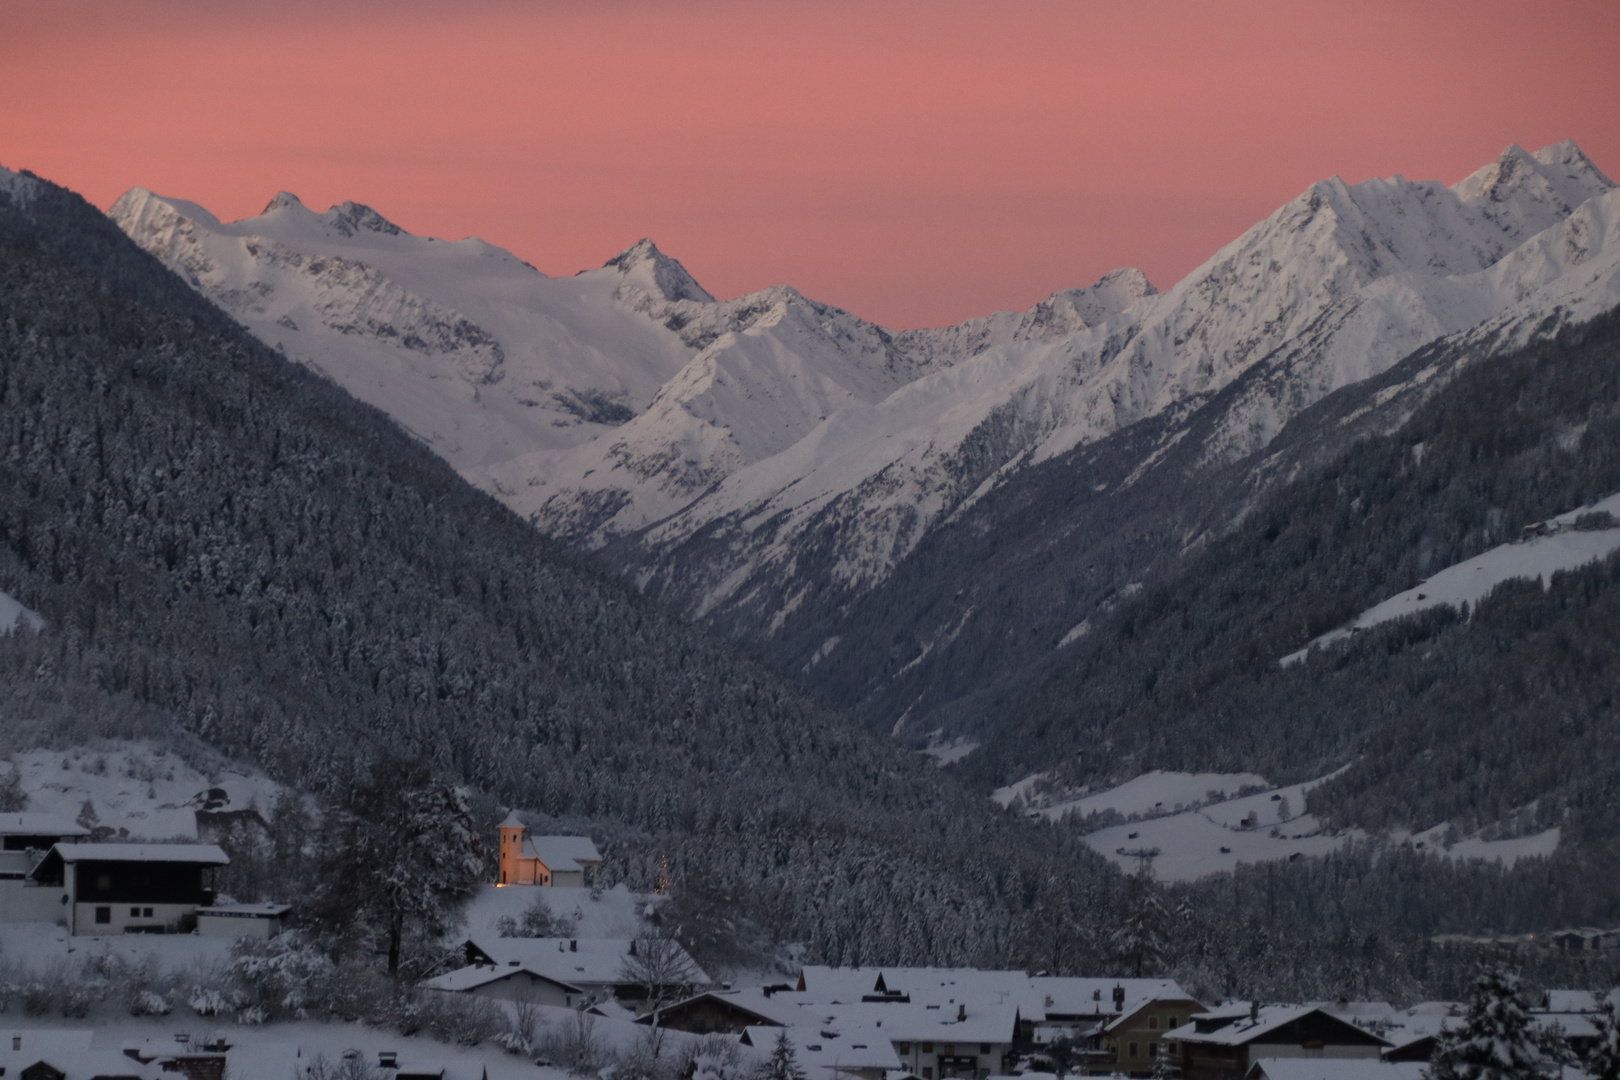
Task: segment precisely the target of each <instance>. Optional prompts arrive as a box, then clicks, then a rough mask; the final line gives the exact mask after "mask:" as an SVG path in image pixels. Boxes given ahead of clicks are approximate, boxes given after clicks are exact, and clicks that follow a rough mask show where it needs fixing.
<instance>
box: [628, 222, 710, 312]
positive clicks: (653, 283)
mask: <svg viewBox="0 0 1620 1080" xmlns="http://www.w3.org/2000/svg"><path fill="white" fill-rule="evenodd" d="M602 269H604V270H617V271H618V272H619V273H620V274H622V275H623V276H624V277H625V278H626V279H627V280H628V281H630V282H631V283H632V284H635V285H639V286H640V287H641V288H643V289H645V290H646V291H647V292H648V293H650V294H651V295H653V296H661V297H663V298H664V299H665V300H696V301H698V302H699V303H704V304H712V303H713V302H714V297H713V296H711V295H710V294H709V291H708V290H707V289H705V288H704V287H703V286H701V285H699V284H698V283H697V280H696V279H695V278H693V277H692V275H691V274H689V273H687V272H686V267H684V266H682V265H681V264H680V263H679V262H678V261H677V260H675V259H672V258H670V257H669V256H668V255H665V254H664V253H663V252H662V251H659V250H658V245H657V244H655V243H653V242H652V241H651V240H650V239H648V238H646V237H642V238H641V239H640V240H638V241H637V242H636V243H634V244H632V245H631V246H629V247H627V248H625V249H624V250H623V251H621V252H619V253H618V254H617V255H615V256H613V258H611V259H609V260H608V261H607V262H606V263H604V264H603V265H602Z"/></svg>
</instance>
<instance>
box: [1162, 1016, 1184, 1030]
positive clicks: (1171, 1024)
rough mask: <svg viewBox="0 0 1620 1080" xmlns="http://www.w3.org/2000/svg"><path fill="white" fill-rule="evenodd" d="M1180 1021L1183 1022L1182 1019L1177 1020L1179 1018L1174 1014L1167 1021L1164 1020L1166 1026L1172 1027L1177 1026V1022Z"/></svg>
mask: <svg viewBox="0 0 1620 1080" xmlns="http://www.w3.org/2000/svg"><path fill="white" fill-rule="evenodd" d="M1179 1023H1181V1021H1180V1020H1177V1019H1176V1018H1175V1017H1173V1016H1172V1017H1170V1019H1168V1020H1166V1021H1165V1022H1164V1026H1165V1027H1172V1028H1173V1027H1175V1026H1176V1025H1177V1024H1179Z"/></svg>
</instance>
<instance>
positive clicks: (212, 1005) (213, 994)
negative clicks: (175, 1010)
mask: <svg viewBox="0 0 1620 1080" xmlns="http://www.w3.org/2000/svg"><path fill="white" fill-rule="evenodd" d="M186 1004H187V1005H189V1006H191V1011H192V1012H194V1013H196V1014H197V1015H198V1016H224V1015H226V1014H228V1013H229V1012H230V1011H231V1005H230V1002H229V1001H227V1000H226V998H225V995H224V994H223V993H221V992H220V991H219V989H218V988H217V987H213V986H194V987H192V990H191V996H190V997H188V998H187V999H186Z"/></svg>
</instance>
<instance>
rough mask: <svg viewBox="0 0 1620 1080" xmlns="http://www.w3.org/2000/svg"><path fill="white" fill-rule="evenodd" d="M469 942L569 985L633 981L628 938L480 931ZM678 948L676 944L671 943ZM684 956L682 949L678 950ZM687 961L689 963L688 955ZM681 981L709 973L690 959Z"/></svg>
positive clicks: (500, 960) (703, 979)
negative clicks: (512, 935)
mask: <svg viewBox="0 0 1620 1080" xmlns="http://www.w3.org/2000/svg"><path fill="white" fill-rule="evenodd" d="M471 944H472V945H473V947H474V948H476V949H477V950H478V951H479V952H481V953H483V954H484V955H485V956H487V957H489V958H490V959H491V960H493V961H494V962H495V964H496V966H498V967H510V966H512V965H514V964H515V965H517V966H519V967H522V968H525V969H527V970H529V971H532V972H534V973H535V974H537V975H544V976H545V977H546V978H548V979H552V980H554V981H556V982H562V983H568V984H569V985H571V986H585V987H589V986H601V985H607V984H615V983H623V982H630V981H634V977H633V976H631V975H628V974H626V966H627V965H628V964H629V963H630V962H631V958H630V948H631V946H632V945H633V944H635V941H634V939H632V938H596V939H592V938H503V937H496V936H494V935H492V934H480V935H478V936H477V937H475V938H474V939H473V940H472V942H471ZM675 948H680V946H678V945H677V946H675ZM681 955H682V956H685V955H686V954H685V951H684V950H683V951H682V953H681ZM687 962H688V963H691V960H690V958H689V957H688V958H687ZM683 981H686V982H695V983H698V984H700V985H701V984H705V983H707V982H708V981H709V977H708V976H707V975H705V974H703V972H702V971H701V970H700V969H699V968H698V966H697V965H696V964H695V963H691V976H690V977H689V978H687V979H684V980H683Z"/></svg>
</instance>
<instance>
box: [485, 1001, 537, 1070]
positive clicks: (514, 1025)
mask: <svg viewBox="0 0 1620 1080" xmlns="http://www.w3.org/2000/svg"><path fill="white" fill-rule="evenodd" d="M539 1023H540V1006H539V1004H538V1003H537V1002H535V1001H534V1000H533V999H532V998H518V999H517V1000H516V1001H513V1002H512V1011H511V1012H510V1013H509V1014H507V1017H506V1024H507V1026H506V1030H505V1031H503V1032H501V1033H500V1034H498V1035H496V1036H495V1041H496V1042H497V1043H499V1044H500V1045H501V1047H502V1048H504V1049H505V1050H506V1052H507V1053H509V1054H518V1055H520V1056H522V1057H532V1056H533V1055H534V1039H535V1034H536V1032H537V1029H538V1027H539Z"/></svg>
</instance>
